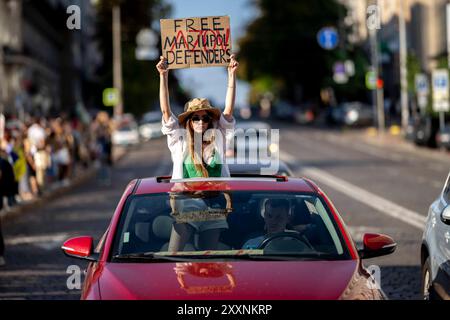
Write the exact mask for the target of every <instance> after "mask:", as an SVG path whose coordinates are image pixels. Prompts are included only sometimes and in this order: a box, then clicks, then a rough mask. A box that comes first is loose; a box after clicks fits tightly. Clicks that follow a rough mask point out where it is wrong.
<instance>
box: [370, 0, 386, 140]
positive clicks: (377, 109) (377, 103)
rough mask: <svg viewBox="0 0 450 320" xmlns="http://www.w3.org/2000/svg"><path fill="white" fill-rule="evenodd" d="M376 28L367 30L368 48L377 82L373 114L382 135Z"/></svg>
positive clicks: (373, 98) (378, 8) (381, 93)
mask: <svg viewBox="0 0 450 320" xmlns="http://www.w3.org/2000/svg"><path fill="white" fill-rule="evenodd" d="M376 5H377V10H378V11H377V14H378V15H379V16H378V18H379V19H380V20H381V12H380V6H379V2H378V0H377V1H376ZM377 33H378V32H377V28H371V29H369V35H370V47H371V64H372V68H373V72H374V74H375V79H376V81H377V86H376V89H375V90H373V91H372V100H373V112H374V115H375V114H376V115H377V117H376V118H377V125H378V133H379V134H383V133H384V131H385V120H384V93H383V87H382V86H379V81H378V80H379V79H380V66H379V64H380V61H379V60H380V59H379V53H378V38H377Z"/></svg>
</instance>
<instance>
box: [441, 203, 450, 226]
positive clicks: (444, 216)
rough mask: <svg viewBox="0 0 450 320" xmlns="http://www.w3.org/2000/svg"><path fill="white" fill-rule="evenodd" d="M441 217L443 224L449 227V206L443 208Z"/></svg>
mask: <svg viewBox="0 0 450 320" xmlns="http://www.w3.org/2000/svg"><path fill="white" fill-rule="evenodd" d="M441 217H442V222H443V223H445V224H448V225H450V204H449V205H447V206H446V207H445V209H444V211H442V216H441Z"/></svg>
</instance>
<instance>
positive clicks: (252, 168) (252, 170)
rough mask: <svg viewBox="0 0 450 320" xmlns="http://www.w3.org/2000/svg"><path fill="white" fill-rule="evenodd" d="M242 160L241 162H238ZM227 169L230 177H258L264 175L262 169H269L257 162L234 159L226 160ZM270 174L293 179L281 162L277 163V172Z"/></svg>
mask: <svg viewBox="0 0 450 320" xmlns="http://www.w3.org/2000/svg"><path fill="white" fill-rule="evenodd" d="M240 160H242V161H240ZM226 161H227V164H228V168H229V170H230V174H231V176H232V177H233V176H235V175H238V176H239V175H240V176H242V175H259V174H264V172H263V168H267V169H268V168H269V167H270V166H269V165H267V164H264V163H262V162H261V161H258V162H256V163H252V162H248V161H247V162H245V159H236V158H227V160H226ZM271 174H276V175H281V176H286V177H293V176H294V174H293V173H292V170H291V168H289V166H288V165H287V164H286V163H285V162H284V161H282V160H279V162H278V168H277V172H272V173H271Z"/></svg>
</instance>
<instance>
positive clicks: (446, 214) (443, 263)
mask: <svg viewBox="0 0 450 320" xmlns="http://www.w3.org/2000/svg"><path fill="white" fill-rule="evenodd" d="M421 266H422V293H423V297H424V299H425V300H439V299H445V300H450V173H449V175H448V177H447V181H446V182H445V185H444V188H443V189H442V192H441V194H440V195H439V197H438V198H437V199H436V200H435V201H434V202H433V203H432V204H431V206H430V209H429V210H428V217H427V223H426V226H425V231H424V233H423V238H422V248H421Z"/></svg>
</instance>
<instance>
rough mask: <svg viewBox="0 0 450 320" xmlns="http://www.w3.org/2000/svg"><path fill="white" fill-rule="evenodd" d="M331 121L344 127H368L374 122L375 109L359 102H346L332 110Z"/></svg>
mask: <svg viewBox="0 0 450 320" xmlns="http://www.w3.org/2000/svg"><path fill="white" fill-rule="evenodd" d="M331 119H332V121H333V122H334V123H336V124H338V125H342V126H348V127H358V126H368V125H371V124H373V121H374V114H373V107H372V106H371V105H368V104H366V103H362V102H359V101H353V102H344V103H342V104H340V105H338V106H337V107H334V108H332V109H331Z"/></svg>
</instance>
